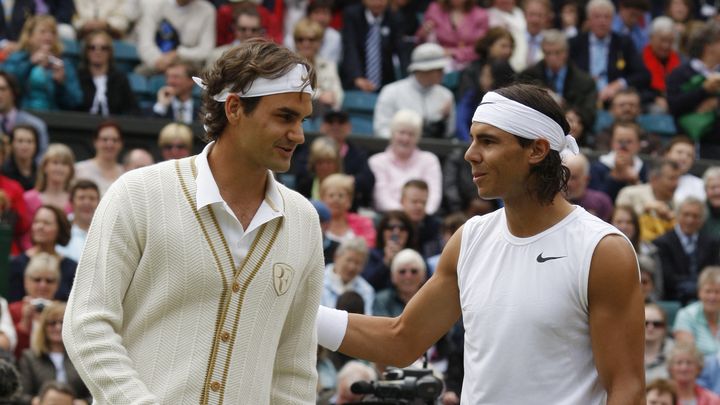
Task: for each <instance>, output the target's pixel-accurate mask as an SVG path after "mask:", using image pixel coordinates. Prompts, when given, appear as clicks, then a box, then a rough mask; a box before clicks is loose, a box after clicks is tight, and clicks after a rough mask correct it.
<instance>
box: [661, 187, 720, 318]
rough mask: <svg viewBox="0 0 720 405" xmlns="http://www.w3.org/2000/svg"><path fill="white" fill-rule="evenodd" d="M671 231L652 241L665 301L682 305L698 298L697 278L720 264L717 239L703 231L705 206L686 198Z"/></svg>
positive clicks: (698, 201)
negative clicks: (675, 301) (655, 247)
mask: <svg viewBox="0 0 720 405" xmlns="http://www.w3.org/2000/svg"><path fill="white" fill-rule="evenodd" d="M675 217H676V221H677V223H676V224H675V227H674V229H672V230H671V231H669V232H667V233H665V234H664V235H662V236H660V237H659V238H657V239H655V240H654V241H653V244H654V245H655V246H657V248H658V256H659V258H660V266H661V268H662V270H663V279H664V280H663V286H664V289H665V293H664V294H663V297H664V299H671V300H677V301H681V302H682V303H683V304H687V303H688V302H690V301H692V300H694V299H696V297H697V289H696V285H697V275H698V273H699V272H700V270H702V269H703V268H705V267H706V266H714V265H718V264H720V258H718V251H719V249H720V240H718V238H717V237H716V236H713V235H709V234H707V233H706V232H704V231H703V230H702V226H703V223H704V222H705V217H706V213H705V204H704V203H703V201H700V200H698V199H697V198H694V197H687V198H686V199H685V200H684V201H683V202H681V203H680V204H679V205H678V206H677V209H676V213H675Z"/></svg>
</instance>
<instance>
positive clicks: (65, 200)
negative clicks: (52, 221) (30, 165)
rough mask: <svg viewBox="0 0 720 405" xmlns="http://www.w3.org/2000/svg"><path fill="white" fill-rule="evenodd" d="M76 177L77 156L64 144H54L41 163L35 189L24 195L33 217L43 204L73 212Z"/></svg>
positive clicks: (49, 147)
mask: <svg viewBox="0 0 720 405" xmlns="http://www.w3.org/2000/svg"><path fill="white" fill-rule="evenodd" d="M74 177H75V154H74V153H73V151H72V149H70V148H69V147H68V146H67V145H65V144H63V143H53V144H50V145H49V146H48V149H47V152H46V153H45V155H44V156H43V158H42V160H41V161H40V167H39V168H38V174H37V181H36V182H35V188H34V189H32V190H28V191H26V192H25V194H24V195H23V198H24V199H25V204H26V205H27V209H28V213H29V214H30V216H31V217H34V216H35V212H36V211H37V210H38V208H40V206H41V205H43V204H49V205H53V206H56V207H58V208H60V209H61V210H63V211H65V212H66V213H71V212H72V205H71V204H70V184H71V183H72V180H73V178H74Z"/></svg>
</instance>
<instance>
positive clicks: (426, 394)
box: [350, 368, 443, 405]
mask: <svg viewBox="0 0 720 405" xmlns="http://www.w3.org/2000/svg"><path fill="white" fill-rule="evenodd" d="M442 390H443V383H442V381H440V380H439V379H438V378H437V377H435V376H434V375H433V373H432V370H430V369H426V368H422V369H418V368H403V369H401V368H390V369H389V370H388V371H386V372H385V380H383V381H374V382H369V381H358V382H356V383H354V384H353V385H351V386H350V391H352V392H353V393H354V394H369V396H367V397H366V398H365V399H363V401H362V402H361V404H363V405H367V404H378V405H379V404H384V405H423V404H434V403H435V401H436V400H437V398H438V397H439V396H440V394H441V393H442ZM356 405H359V404H356Z"/></svg>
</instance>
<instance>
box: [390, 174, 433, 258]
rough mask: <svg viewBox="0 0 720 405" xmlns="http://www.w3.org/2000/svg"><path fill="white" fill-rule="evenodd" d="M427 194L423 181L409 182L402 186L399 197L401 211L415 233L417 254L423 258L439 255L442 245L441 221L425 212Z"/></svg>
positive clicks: (425, 184)
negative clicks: (417, 247)
mask: <svg viewBox="0 0 720 405" xmlns="http://www.w3.org/2000/svg"><path fill="white" fill-rule="evenodd" d="M428 194H429V191H428V185H427V183H426V182H425V181H423V180H409V181H408V182H407V183H405V184H404V185H403V188H402V194H401V195H400V205H401V206H402V210H403V212H405V214H407V216H408V218H410V220H411V221H412V222H413V225H414V227H415V231H416V232H417V234H416V235H417V245H418V246H419V250H418V252H420V254H421V255H422V256H423V257H425V258H427V257H430V256H434V255H436V254H438V253H440V251H441V250H442V245H443V243H442V235H441V234H440V227H441V225H442V221H441V220H440V218H439V217H438V216H437V215H428V214H427V212H426V207H427V201H428Z"/></svg>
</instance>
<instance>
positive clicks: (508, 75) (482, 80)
mask: <svg viewBox="0 0 720 405" xmlns="http://www.w3.org/2000/svg"><path fill="white" fill-rule="evenodd" d="M513 81H515V71H514V70H513V69H512V67H510V64H509V63H508V62H507V61H505V60H489V61H487V63H484V64H483V65H482V66H480V68H479V70H478V76H477V77H475V82H474V83H473V87H471V88H469V89H468V90H467V91H465V92H464V93H462V94H461V98H460V101H459V102H458V104H457V119H456V124H455V137H456V138H457V139H458V140H460V141H464V142H470V127H471V126H472V117H473V115H474V114H475V109H477V106H478V105H479V104H480V101H482V98H483V96H485V93H487V92H488V91H492V90H495V89H498V88H500V87H505V86H507V85H509V84H511V83H512V82H513ZM465 164H466V165H467V163H465Z"/></svg>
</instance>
